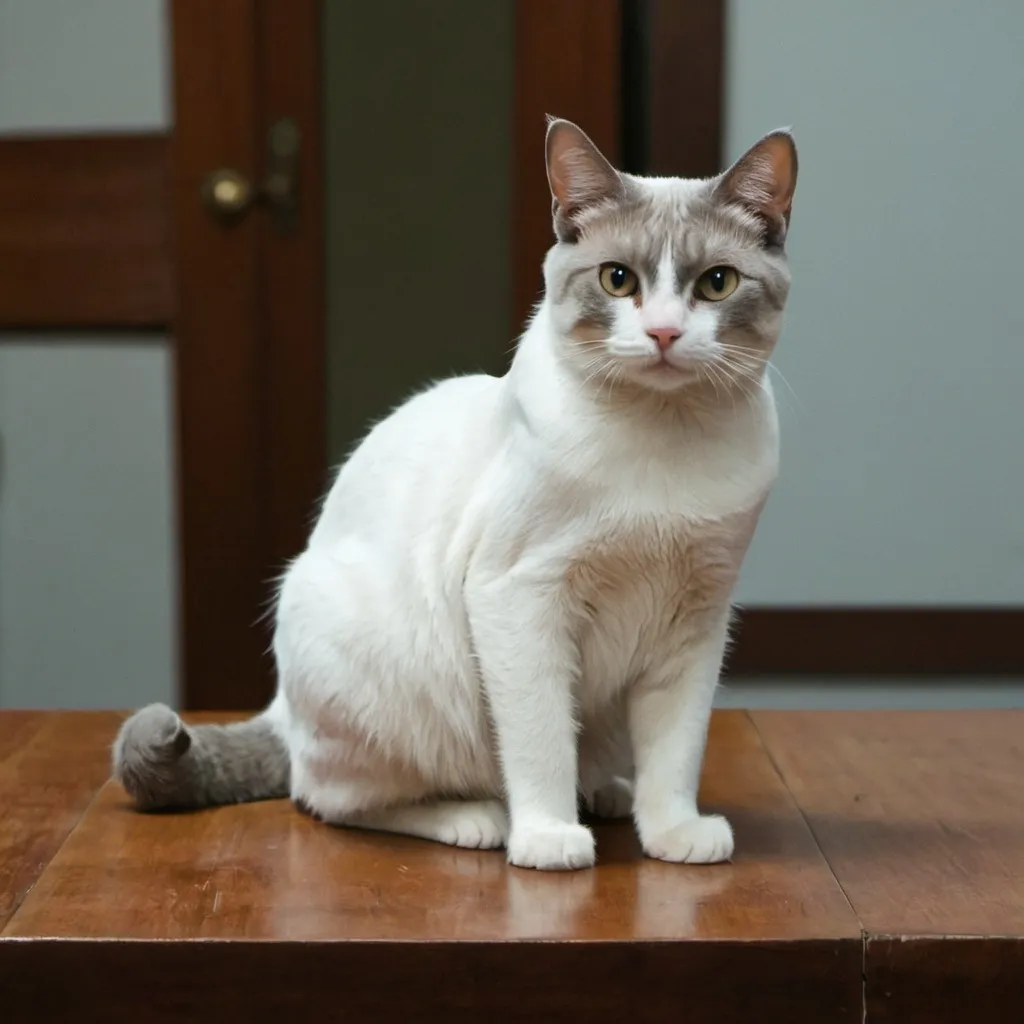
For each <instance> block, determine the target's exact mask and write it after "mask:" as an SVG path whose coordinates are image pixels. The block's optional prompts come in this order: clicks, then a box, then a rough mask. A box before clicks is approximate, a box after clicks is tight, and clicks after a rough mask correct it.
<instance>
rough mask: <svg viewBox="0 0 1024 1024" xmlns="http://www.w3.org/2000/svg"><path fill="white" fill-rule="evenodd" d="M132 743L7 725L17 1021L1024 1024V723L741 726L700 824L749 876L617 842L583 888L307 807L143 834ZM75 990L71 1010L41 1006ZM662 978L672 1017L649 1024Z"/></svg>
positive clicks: (79, 718) (603, 844) (36, 722)
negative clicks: (109, 1017)
mask: <svg viewBox="0 0 1024 1024" xmlns="http://www.w3.org/2000/svg"><path fill="white" fill-rule="evenodd" d="M122 717H123V716H122V715H120V714H118V713H114V712H109V713H108V712H100V713H85V712H66V713H64V712H61V713H44V712H0V808H2V811H3V817H2V819H0V937H2V938H0V989H5V988H6V987H9V988H10V989H11V990H12V991H13V992H14V1000H13V1004H9V1005H14V1006H18V1005H21V1004H19V1003H18V999H19V993H20V996H21V997H22V998H24V1000H25V1003H24V1005H25V1006H26V1007H27V1006H29V1005H30V1001H31V1005H32V1007H33V1008H34V1012H36V1013H38V1012H40V1008H41V1007H42V1008H49V1010H50V1011H52V1012H53V1014H54V1015H59V1014H60V1013H62V1012H70V1011H71V1010H72V1009H75V1010H76V1012H78V1013H79V1015H80V1011H81V1000H83V999H85V1000H86V1004H88V996H89V993H93V994H94V997H95V999H96V1000H97V1001H102V1000H108V999H109V998H111V996H110V984H111V979H112V978H115V979H117V984H116V989H117V992H118V993H119V995H118V996H117V998H118V999H120V1000H121V1001H120V1002H119V1004H118V1006H119V1008H120V1010H121V1011H122V1012H124V1013H129V1012H135V1010H137V1009H139V1008H140V1007H141V1006H142V1005H143V1003H146V1004H147V1006H146V1012H147V1013H148V1015H149V1016H150V1017H151V1018H152V1019H154V1020H159V1019H164V1018H162V1017H161V1016H160V1011H159V1010H157V1011H155V1012H156V1013H157V1015H156V1016H153V1013H154V1010H153V1007H152V1005H151V1003H152V999H151V993H152V985H153V984H155V983H156V979H157V978H158V977H159V976H165V975H166V973H167V972H168V971H173V974H174V977H175V978H176V979H178V984H179V985H180V984H181V979H182V978H183V977H185V978H187V979H196V978H197V980H190V981H186V982H185V983H184V991H182V992H181V993H179V994H180V998H181V999H182V1000H184V1001H185V1002H184V1003H183V1004H181V1005H192V1004H190V1003H189V1002H188V1000H189V999H190V998H193V997H194V998H195V1000H196V1004H195V1005H196V1006H199V1005H200V1002H201V1005H202V1006H203V1008H204V1010H205V1011H208V1012H210V1013H211V1014H214V1015H216V1014H219V1015H220V1017H219V1018H218V1019H225V1014H226V1015H227V1017H228V1018H230V1016H231V1014H232V1012H238V1013H242V1012H248V1011H247V1010H245V1007H244V1006H243V1004H242V1003H240V1002H238V1000H240V999H241V1000H243V1002H244V999H246V998H248V999H253V998H257V994H259V999H260V1003H259V1005H260V1006H261V1007H262V1008H268V1007H270V1006H272V1005H273V1006H274V1007H276V1009H279V1010H280V1011H281V1012H288V1011H289V1009H291V1010H294V1009H295V1006H296V1005H297V1004H295V1003H293V1002H289V1000H290V999H293V998H295V999H297V998H299V997H300V996H301V997H302V998H308V997H310V994H311V993H313V994H315V993H316V992H319V991H321V989H323V992H324V995H325V998H327V997H328V996H329V997H330V998H331V999H335V1000H336V999H338V998H339V996H338V992H339V985H341V986H342V988H344V987H345V986H347V995H346V1000H347V1002H346V1005H347V1006H348V1007H349V1010H350V1016H349V1017H348V1018H347V1019H352V1020H360V1019H364V1018H363V1017H361V1016H360V1015H359V1014H360V1012H361V1011H360V1010H359V1008H360V1007H363V1009H364V1010H365V1019H367V1020H371V1019H388V1018H387V1017H386V1016H381V1015H380V1014H381V1006H380V998H382V996H381V993H382V992H386V993H389V994H390V995H389V998H391V1002H389V1003H388V1006H389V1007H390V1008H391V1009H390V1010H389V1012H390V1013H392V1014H393V1015H394V1016H395V1017H396V1018H397V1017H398V1016H399V1014H400V1013H401V1014H405V1015H406V1016H407V1017H408V1019H415V1018H416V1008H417V1007H419V1008H420V1009H422V1003H421V1002H417V1001H416V1000H417V996H416V993H418V992H419V993H422V992H423V991H424V989H426V990H427V991H429V993H430V997H431V999H432V1000H433V1002H434V1003H438V1005H444V1006H445V1007H446V1016H448V1017H451V1016H452V1015H453V1013H454V1016H455V1019H460V1018H459V1014H458V1012H455V1011H456V1010H457V1009H458V1008H460V1007H461V1008H462V1009H463V1010H464V1011H465V1012H467V1013H469V1012H470V1010H471V1011H472V1015H474V1016H476V1015H478V1014H479V1013H480V1012H482V1011H483V1012H491V1013H496V1014H498V1015H499V1018H500V1019H523V1020H528V1019H529V1020H536V1019H538V1017H540V1018H543V1016H544V1015H545V1012H548V1011H549V1007H550V1005H551V1003H550V1000H551V998H552V997H553V996H554V995H555V994H557V993H562V996H561V998H564V999H565V1000H569V1002H567V1003H566V1005H567V1006H571V1008H572V1012H573V1013H580V1012H583V1011H581V1009H580V1006H581V1005H583V1006H584V1007H585V1008H586V1014H585V1019H587V1020H605V1019H608V1020H612V1019H616V1014H620V1012H621V1011H623V1010H624V1007H625V1006H627V1005H629V1006H630V1007H632V1008H631V1009H630V1010H629V1012H630V1015H631V1017H637V1016H638V1013H639V1014H640V1019H652V1020H655V1019H661V1018H660V1017H659V1016H658V1015H659V1014H661V1013H669V1012H673V1013H675V1014H678V1011H679V1007H680V1006H682V1005H684V1004H685V1005H686V1006H687V1007H689V1008H690V1010H691V1012H692V1013H694V1014H696V1015H695V1016H694V1018H693V1019H702V1018H701V1017H700V1015H699V1011H700V1008H701V1007H704V1008H705V1009H706V1012H707V1013H709V1014H714V1015H715V1019H716V1020H723V1021H724V1020H731V1019H736V1020H744V1019H748V1018H747V1017H746V1016H745V1015H744V1014H745V1013H747V1012H749V1013H751V1014H752V1013H754V1012H755V1009H754V1008H755V1007H756V1012H757V1013H758V1014H762V1013H767V1012H768V1010H770V1009H771V1008H772V1007H775V1008H776V1009H777V1011H778V1013H779V1014H783V1015H784V1016H780V1017H779V1019H786V1020H790V1021H800V1020H808V1021H810V1020H814V1021H842V1020H850V1021H853V1020H861V1019H864V1016H865V1013H866V1014H867V1019H869V1020H875V1019H877V1020H900V1021H914V1020H921V1021H925V1020H927V1021H929V1022H937V1021H943V1020H956V1019H959V1018H958V1017H957V1016H951V1014H955V1013H957V1012H959V1010H958V1008H959V1009H964V1010H967V1009H970V1010H972V1011H974V1013H980V1014H981V1015H982V1016H984V1017H985V1019H987V1020H1001V1019H1007V1020H1011V1019H1013V1020H1016V1019H1019V1016H1018V1015H1013V1016H1006V1017H1005V1018H1004V1017H1002V1016H1000V1015H999V1014H1000V1013H1002V1012H1004V1010H1003V1007H1004V1004H1005V1006H1006V1010H1005V1012H1007V1013H1011V1009H1010V1008H1011V1007H1013V1008H1014V1009H1016V1008H1017V1007H1019V1005H1020V996H1021V995H1024V971H1022V970H1021V967H1024V816H1022V815H1021V814H1020V811H1019V808H1020V806H1021V801H1020V797H1019V796H1018V795H1017V793H1018V791H1019V783H1018V778H1019V775H1020V766H1021V764H1022V763H1024V713H1018V712H1012V711H1008V712H967V713H962V712H855V713H854V712H749V713H748V712H742V711H724V712H718V713H716V714H715V716H714V718H713V721H712V727H711V734H710V739H709V746H708V756H707V761H706V765H705V771H704V781H703V787H702V800H703V804H704V806H705V808H706V809H708V810H718V811H721V812H723V813H725V814H727V815H728V816H729V818H730V820H731V821H732V823H733V826H734V829H735V833H736V848H737V849H736V857H735V860H734V861H733V862H732V863H730V864H725V865H715V866H684V865H672V864H663V863H659V862H654V861H650V860H646V859H644V858H643V857H642V856H641V854H640V850H639V847H638V844H637V842H636V839H635V837H634V835H633V832H632V829H631V827H630V826H629V825H628V824H615V825H602V826H598V828H597V837H598V866H597V867H596V868H595V869H593V870H590V871H583V872H576V873H572V874H544V873H537V872H530V871H522V870H519V869H513V868H509V867H508V866H507V865H506V864H505V862H504V859H503V857H502V856H501V854H500V852H479V851H466V850H457V849H452V848H448V847H444V846H440V845H437V844H431V843H427V842H423V841H420V840H415V839H411V838H404V837H398V836H390V835H378V834H372V833H365V832H356V831H349V830H344V829H334V828H330V827H328V826H325V825H322V824H319V823H317V822H315V821H312V820H311V819H310V818H308V817H305V816H303V815H301V814H299V813H298V812H297V811H295V809H294V808H293V807H292V806H291V804H290V803H289V802H288V801H272V802H267V803H263V804H249V805H239V806H232V807H224V808H216V809H213V810H209V811H201V812H196V813H188V814H175V815H172V814H152V815H142V814H138V813H136V812H134V811H133V810H131V808H130V807H129V806H128V802H127V799H126V797H125V795H124V793H123V791H122V790H121V789H120V787H118V786H117V785H116V784H115V783H113V782H110V781H107V778H108V774H109V753H108V751H109V744H110V741H111V740H112V738H113V736H114V734H115V732H116V730H117V726H118V724H119V722H120V721H121V719H122ZM193 717H209V716H193ZM19 940H20V941H19ZM25 940H30V941H25ZM131 940H148V941H146V942H145V943H139V942H138V941H131ZM202 940H220V941H218V942H217V943H216V944H214V945H211V944H210V943H209V942H205V941H202ZM251 940H260V941H258V942H252V941H251ZM153 941H157V942H159V943H160V950H161V957H162V958H163V959H159V958H158V962H156V961H154V958H153V956H152V955H151V952H150V953H148V954H147V953H145V950H151V948H152V942H153ZM339 949H340V950H341V952H340V953H339ZM339 956H342V957H343V959H341V960H339V959H338V958H339ZM55 971H56V972H57V973H60V972H62V971H63V972H68V976H69V977H73V978H74V987H75V991H76V992H77V995H76V996H75V997H74V999H75V1002H74V1003H62V1002H61V999H65V998H66V999H70V998H72V997H70V996H67V997H65V996H61V995H60V992H62V991H63V989H60V988H59V987H57V986H54V985H52V984H48V985H44V979H49V978H52V977H53V976H54V972H55ZM453 971H454V972H456V973H455V974H452V972H453ZM339 973H341V974H343V975H344V978H345V980H344V982H341V981H339ZM214 974H215V975H216V978H217V979H218V980H219V984H218V985H216V986H214V988H215V989H216V993H219V994H215V995H214V997H213V999H212V1001H211V996H210V992H208V991H205V990H203V984H204V981H203V979H204V978H205V979H207V981H209V980H210V979H211V978H212V977H213V976H214ZM254 975H255V976H256V977H257V978H259V977H266V978H270V977H273V978H275V979H277V981H276V982H275V985H274V986H273V988H272V990H270V989H268V991H266V992H262V990H261V988H260V984H258V983H256V984H254V982H253V977H254ZM470 976H472V977H473V978H474V979H476V981H475V982H474V983H473V984H472V985H471V986H470V990H471V991H470V995H471V998H470V997H467V995H466V993H467V991H469V990H467V988H466V985H467V984H468V983H467V981H466V978H467V977H470ZM450 977H455V978H461V982H459V983H458V984H456V982H454V981H449V982H445V983H443V984H442V982H441V980H440V979H441V978H450ZM232 978H236V979H237V981H238V986H237V988H236V989H232V987H231V985H230V984H228V983H227V982H228V980H230V979H232ZM282 978H284V979H287V980H286V981H282V980H281V979H282ZM545 978H547V979H548V982H547V983H546V987H545V984H540V985H539V981H538V979H541V980H543V979H545ZM645 978H647V979H648V990H649V991H650V990H651V987H652V986H653V989H654V990H655V991H657V992H658V993H659V995H658V996H657V998H655V999H653V1001H649V1003H648V1004H647V1006H646V1009H645V1010H643V1011H637V1010H636V1008H635V1007H633V1006H632V1003H633V1001H634V1000H635V999H636V998H637V997H638V992H639V991H640V986H641V983H642V982H643V980H644V979H645ZM689 978H692V985H691V984H687V979H689ZM709 978H711V979H715V983H714V984H711V985H710V986H709V983H708V979H709ZM128 979H131V980H130V981H128ZM566 979H569V980H566ZM581 979H585V984H584V983H581ZM669 982H671V983H670V984H669ZM570 983H571V984H570ZM211 984H212V983H211ZM41 985H44V990H45V997H44V1000H49V1002H45V1001H44V1003H42V1004H41V1003H40V1002H39V1000H40V998H41V997H40V986H41ZM538 985H539V987H538ZM190 986H191V987H190ZM446 986H447V987H446ZM570 987H571V995H570ZM684 990H685V995H684V994H682V993H684ZM190 992H191V993H192V994H191V996H190V995H189V993H190ZM232 992H233V993H234V994H231V993H232ZM289 993H291V994H289ZM367 993H371V994H370V995H368V994H367ZM373 993H376V995H375V996H373V995H372V994H373ZM528 993H533V995H532V996H531V995H528ZM795 993H798V996H799V997H798V998H797V996H796V995H795ZM133 1000H135V1002H133ZM225 1000H226V1001H225ZM232 1000H235V1001H234V1002H232ZM275 1000H277V1002H276V1003H275V1002H274V1001H275ZM375 1000H376V1001H375ZM395 1000H399V1002H401V1001H402V1000H404V1001H405V1002H404V1003H401V1005H399V1003H396V1002H395ZM467 1000H468V1001H467ZM544 1000H546V1001H544ZM680 1000H682V1002H680ZM772 1000H775V1002H772ZM958 1000H959V1002H958ZM513 1004H514V1005H515V1007H516V1009H515V1015H514V1016H511V1017H510V1016H509V1013H510V1010H509V1007H510V1006H511V1005H513ZM96 1005H100V1003H99V1002H97V1004H96ZM104 1005H105V1006H106V1004H105V1003H104ZM745 1008H747V1009H745ZM107 1010H109V1007H107ZM26 1012H27V1011H26ZM105 1012H107V1011H105ZM190 1012H191V1011H190ZM567 1012H568V1011H567ZM410 1014H411V1015H412V1016H411V1017H409V1015H410ZM645 1014H649V1015H650V1016H649V1017H648V1016H645ZM15 1019H17V1018H15ZM36 1019H44V1018H43V1017H37V1018H36ZM166 1019H174V1018H173V1017H172V1016H168V1017H167V1018H166ZM194 1019H198V1018H194ZM204 1019H205V1018H204ZM211 1019H212V1018H211ZM467 1019H468V1017H467ZM764 1019H769V1017H764Z"/></svg>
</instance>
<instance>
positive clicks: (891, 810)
mask: <svg viewBox="0 0 1024 1024" xmlns="http://www.w3.org/2000/svg"><path fill="white" fill-rule="evenodd" d="M752 717H753V720H754V723H755V724H756V726H757V728H758V730H759V732H760V733H761V736H762V738H763V740H764V742H765V745H766V747H767V749H768V751H769V753H770V754H771V756H772V758H773V759H774V760H775V763H776V764H777V765H778V766H779V770H780V771H781V773H782V775H783V777H784V778H785V779H786V782H787V784H788V785H789V788H790V790H791V791H792V793H793V796H794V797H795V799H796V801H797V803H798V804H799V806H800V809H801V810H802V811H803V813H804V815H805V816H806V818H807V821H808V823H809V825H810V826H811V829H812V831H813V832H814V835H815V837H816V838H817V840H818V843H819V844H820V846H821V849H822V851H823V853H824V854H825V857H826V859H827V860H828V862H829V864H830V865H831V866H832V869H833V871H834V872H835V874H836V877H837V878H838V880H839V882H840V884H841V885H842V886H843V889H844V890H845V892H846V894H847V895H848V896H849V898H850V901H851V903H852V904H853V908H854V910H855V911H856V912H857V914H858V916H859V917H860V920H861V921H862V922H863V924H864V927H865V929H866V930H867V931H868V932H872V933H875V934H884V935H1020V936H1022V937H1024V815H1021V814H1020V813H1018V808H1019V807H1020V797H1019V780H1020V770H1021V765H1022V764H1024V712H1020V711H964V712H943V711H936V712H921V711H914V712H909V711H907V712H903V711H885V712H882V711H875V712H870V711H868V712H845V711H844V712H831V713H830V712H802V713H801V712H781V711H778V712H762V711H758V712H753V713H752Z"/></svg>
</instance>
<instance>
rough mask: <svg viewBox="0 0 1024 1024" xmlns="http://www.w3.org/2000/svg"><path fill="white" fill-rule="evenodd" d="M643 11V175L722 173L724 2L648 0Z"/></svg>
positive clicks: (690, 176)
mask: <svg viewBox="0 0 1024 1024" xmlns="http://www.w3.org/2000/svg"><path fill="white" fill-rule="evenodd" d="M645 8H646V12H647V19H648V24H647V33H646V37H647V41H648V42H647V47H648V68H647V82H648V88H649V90H650V91H649V96H648V113H647V117H648V121H649V123H648V126H647V132H646V134H647V139H648V155H647V165H646V169H645V173H647V174H665V175H672V176H679V177H684V178H705V177H710V176H712V175H714V174H717V173H718V172H719V171H721V170H722V132H723V121H724V118H723V109H722V106H723V98H724V97H723V87H724V65H725V3H724V0H648V3H647V4H646V5H645ZM756 141H757V140H756V139H751V140H750V144H751V145H753V144H754V142H756Z"/></svg>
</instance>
